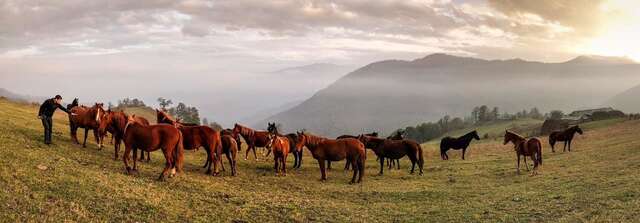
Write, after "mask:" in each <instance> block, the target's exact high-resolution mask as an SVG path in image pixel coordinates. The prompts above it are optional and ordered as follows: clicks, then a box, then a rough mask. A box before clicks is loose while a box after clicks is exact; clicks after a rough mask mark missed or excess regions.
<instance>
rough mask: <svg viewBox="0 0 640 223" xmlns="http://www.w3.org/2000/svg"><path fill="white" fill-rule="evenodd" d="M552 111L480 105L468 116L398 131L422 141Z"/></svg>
mask: <svg viewBox="0 0 640 223" xmlns="http://www.w3.org/2000/svg"><path fill="white" fill-rule="evenodd" d="M552 113H553V112H552ZM552 113H548V114H544V115H543V114H542V113H541V112H540V110H539V109H538V108H535V107H534V108H531V109H530V110H526V109H525V110H522V111H519V112H516V113H513V114H511V113H507V112H503V113H500V109H499V108H498V107H493V108H490V107H489V106H487V105H481V106H476V107H474V108H473V109H472V110H471V112H470V114H469V116H467V117H464V118H460V117H451V116H449V115H445V116H444V117H442V118H441V119H439V120H438V121H436V122H425V123H421V124H419V125H416V126H409V127H406V128H404V129H400V130H398V131H404V132H405V137H407V138H409V139H413V140H416V141H418V142H420V143H423V142H427V141H429V140H432V139H436V138H439V137H441V136H442V135H443V134H445V133H447V132H450V131H454V130H460V129H465V128H469V127H472V126H477V125H483V124H486V123H490V122H495V121H501V120H517V119H524V118H532V119H540V120H542V119H545V117H549V116H551V115H554V114H552ZM555 115H557V114H555ZM560 117H562V113H560Z"/></svg>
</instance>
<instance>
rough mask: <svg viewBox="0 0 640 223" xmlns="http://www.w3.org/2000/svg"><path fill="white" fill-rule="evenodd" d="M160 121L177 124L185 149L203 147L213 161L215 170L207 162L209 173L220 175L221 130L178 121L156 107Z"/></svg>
mask: <svg viewBox="0 0 640 223" xmlns="http://www.w3.org/2000/svg"><path fill="white" fill-rule="evenodd" d="M156 115H157V119H158V123H166V124H170V125H173V126H175V127H176V128H177V129H178V130H180V132H181V133H182V138H183V140H182V142H183V147H184V149H185V150H196V149H199V148H200V147H203V148H204V150H205V151H206V152H207V160H212V161H213V171H212V170H211V163H212V162H207V163H208V166H207V172H206V173H207V174H212V175H218V173H219V172H220V171H219V169H218V163H222V161H221V158H222V143H221V139H220V132H218V131H216V130H214V129H212V128H211V127H209V126H202V125H195V126H186V125H184V124H183V123H181V122H178V121H176V120H175V119H174V118H173V117H171V116H170V115H169V114H167V113H166V112H164V111H161V110H157V109H156Z"/></svg>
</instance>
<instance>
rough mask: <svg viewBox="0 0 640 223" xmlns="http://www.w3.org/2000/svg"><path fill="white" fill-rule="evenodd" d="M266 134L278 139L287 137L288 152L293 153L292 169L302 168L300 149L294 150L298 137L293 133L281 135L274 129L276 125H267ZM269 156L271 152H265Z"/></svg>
mask: <svg viewBox="0 0 640 223" xmlns="http://www.w3.org/2000/svg"><path fill="white" fill-rule="evenodd" d="M267 132H269V133H271V134H275V135H276V136H280V137H287V139H288V140H289V152H290V153H293V158H294V161H293V168H295V169H299V168H300V167H301V166H302V151H303V150H302V149H300V150H298V149H296V148H295V147H296V145H295V142H296V141H297V140H298V135H297V134H295V133H289V134H286V135H282V134H280V133H279V132H278V128H277V127H276V123H268V126H267ZM269 154H271V150H267V155H266V156H269Z"/></svg>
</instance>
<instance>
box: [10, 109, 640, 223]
mask: <svg viewBox="0 0 640 223" xmlns="http://www.w3.org/2000/svg"><path fill="white" fill-rule="evenodd" d="M36 114H37V106H34V105H29V104H19V103H14V102H10V101H7V100H4V99H1V100H0V123H2V125H0V157H2V158H1V159H0V166H2V168H0V201H1V202H0V205H2V207H1V208H0V221H3V222H28V221H38V222H62V221H65V222H66V221H69V222H107V221H109V222H111V221H116V222H122V221H125V222H164V221H170V222H175V221H180V222H184V221H194V222H229V221H234V222H347V221H349V222H351V221H352V222H450V221H454V222H478V221H489V222H529V221H533V222H632V221H638V219H640V213H639V212H638V210H640V186H638V185H640V171H639V169H640V121H629V120H608V121H601V122H594V123H590V124H588V125H585V126H584V127H583V129H584V130H585V134H584V135H579V136H577V138H576V140H575V141H574V146H573V151H572V152H570V153H569V152H564V153H563V152H561V150H562V149H560V150H559V151H560V152H556V153H551V152H550V151H551V150H550V147H549V146H548V144H546V141H547V139H546V138H542V140H543V142H545V145H544V147H545V148H544V163H543V166H542V168H541V170H540V174H539V175H537V176H529V172H527V171H523V172H522V174H520V175H518V174H516V171H515V165H516V163H515V153H514V152H513V146H512V145H502V141H501V140H502V139H501V138H497V139H488V140H482V141H480V142H478V141H474V143H473V144H472V145H471V147H470V149H469V150H468V151H467V152H468V156H467V157H468V159H467V160H464V161H463V160H461V159H460V152H459V151H450V152H449V154H450V155H449V156H450V160H448V161H442V160H440V156H439V152H438V150H437V144H434V143H427V144H423V148H424V150H425V151H426V152H425V174H424V176H418V175H410V174H409V171H408V169H407V168H409V167H410V162H409V161H408V159H403V160H401V165H402V169H401V170H392V171H385V175H384V176H377V173H378V168H379V164H378V163H377V162H376V161H375V155H373V153H371V152H369V154H368V159H367V163H366V175H365V178H364V182H363V183H362V184H358V185H349V184H348V181H349V179H350V176H351V172H345V171H343V170H342V168H341V167H342V166H343V164H344V162H339V163H336V164H335V165H334V169H333V170H331V171H330V172H329V176H328V177H329V179H328V181H326V182H320V181H319V178H320V173H319V170H318V165H317V162H316V161H315V160H313V159H312V158H311V157H310V156H309V152H308V151H305V157H304V161H303V164H302V168H301V169H300V170H293V169H290V168H289V170H288V174H287V176H284V177H283V176H275V174H274V171H273V169H272V168H273V160H272V158H273V157H270V158H269V159H267V160H265V158H261V160H260V161H257V162H256V161H254V160H253V158H252V156H251V158H250V159H249V160H247V161H245V160H242V158H243V157H244V149H245V148H243V151H242V152H240V154H242V155H241V158H240V159H239V166H238V171H239V175H238V176H237V177H231V176H229V172H227V174H224V175H223V176H220V177H213V176H209V175H205V174H204V170H203V169H202V168H201V167H202V164H203V163H204V160H205V159H204V158H205V157H204V154H205V152H204V151H202V150H200V151H195V152H192V151H187V152H185V154H186V157H185V173H184V174H183V175H180V176H178V177H176V178H172V179H169V180H167V181H166V182H158V181H156V178H157V176H158V174H159V173H160V171H161V168H162V166H163V165H164V159H163V157H162V155H161V153H159V152H154V153H152V162H151V163H142V164H141V165H140V166H139V168H140V170H139V173H138V174H137V175H127V174H125V171H124V166H123V162H122V161H121V160H118V161H114V160H113V158H112V157H113V147H112V146H111V145H108V144H107V147H106V148H104V149H102V150H99V149H98V148H97V146H96V145H95V142H94V141H93V139H92V138H91V137H89V142H90V143H88V147H87V148H82V147H81V146H79V145H74V144H72V143H71V140H70V138H69V133H68V132H69V127H68V125H67V123H68V119H67V117H66V115H65V114H63V112H57V114H56V116H55V119H54V145H53V146H46V145H44V144H43V143H42V142H41V141H42V139H41V138H42V126H41V123H40V120H38V119H37V118H36ZM486 129H498V128H496V127H491V128H486ZM482 131H483V129H480V135H481V136H482V135H483V134H484V133H483V132H482ZM492 131H496V132H497V131H498V130H492ZM500 131H503V130H500ZM82 136H83V133H80V134H79V137H82ZM556 151H558V149H556ZM288 161H289V162H288V166H289V167H290V166H292V164H293V158H292V157H290V158H289V160H288ZM529 164H530V165H531V162H529ZM226 166H227V167H228V164H227V165H226ZM523 170H524V167H523Z"/></svg>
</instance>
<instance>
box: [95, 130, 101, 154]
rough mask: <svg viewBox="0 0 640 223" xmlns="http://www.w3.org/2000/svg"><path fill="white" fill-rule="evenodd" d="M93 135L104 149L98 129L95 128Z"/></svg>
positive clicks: (99, 146) (99, 147)
mask: <svg viewBox="0 0 640 223" xmlns="http://www.w3.org/2000/svg"><path fill="white" fill-rule="evenodd" d="M93 137H94V138H96V143H98V149H100V150H102V147H103V145H102V141H103V140H102V139H101V137H100V134H98V129H94V130H93Z"/></svg>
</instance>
